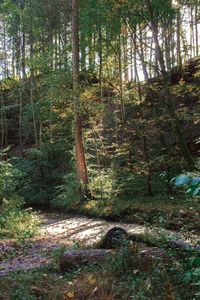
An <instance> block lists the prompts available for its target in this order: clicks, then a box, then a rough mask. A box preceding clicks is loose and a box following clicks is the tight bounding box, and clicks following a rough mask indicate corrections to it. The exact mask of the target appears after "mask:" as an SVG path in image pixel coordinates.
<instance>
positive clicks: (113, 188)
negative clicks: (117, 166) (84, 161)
mask: <svg viewBox="0 0 200 300" xmlns="http://www.w3.org/2000/svg"><path fill="white" fill-rule="evenodd" d="M89 189H90V191H91V195H92V197H93V198H96V199H102V200H109V199H115V198H116V196H117V195H118V193H119V190H118V187H117V185H116V181H115V173H114V170H113V169H109V168H108V169H102V170H100V172H93V173H92V176H91V180H90V183H89Z"/></svg>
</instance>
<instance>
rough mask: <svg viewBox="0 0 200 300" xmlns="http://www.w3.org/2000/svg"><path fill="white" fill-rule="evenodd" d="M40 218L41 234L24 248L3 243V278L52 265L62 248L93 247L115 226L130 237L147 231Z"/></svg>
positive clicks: (0, 259)
mask: <svg viewBox="0 0 200 300" xmlns="http://www.w3.org/2000/svg"><path fill="white" fill-rule="evenodd" d="M40 219H41V227H40V232H39V235H38V236H37V237H35V238H34V239H31V240H30V241H29V242H28V243H27V245H26V247H23V249H22V248H20V247H17V246H16V244H15V243H14V242H12V241H11V240H6V241H5V240H4V241H0V253H1V256H0V276H4V275H6V274H8V273H10V272H11V271H19V270H28V269H34V268H38V267H40V266H43V265H45V264H49V263H50V262H51V261H52V258H51V255H52V251H53V250H54V249H56V248H58V247H59V245H65V246H67V247H72V246H73V245H74V246H75V245H76V244H77V243H78V244H80V246H83V247H84V246H90V245H92V244H93V243H95V242H97V241H98V240H99V239H100V238H101V236H102V235H104V234H105V233H106V232H107V231H108V230H109V229H110V228H112V227H114V226H120V227H123V228H124V229H125V230H126V231H128V232H129V233H131V234H133V233H137V234H138V233H145V232H146V231H147V228H146V227H145V226H141V225H136V224H127V223H120V222H108V221H104V220H98V219H92V218H87V217H80V216H72V215H66V214H65V215H62V214H58V213H40ZM165 232H166V231H165ZM167 233H168V234H170V232H167Z"/></svg>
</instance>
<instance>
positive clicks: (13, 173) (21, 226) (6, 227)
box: [0, 162, 39, 241]
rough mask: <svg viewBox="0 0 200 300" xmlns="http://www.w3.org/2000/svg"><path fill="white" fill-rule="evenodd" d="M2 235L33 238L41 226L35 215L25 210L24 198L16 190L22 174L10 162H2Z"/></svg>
mask: <svg viewBox="0 0 200 300" xmlns="http://www.w3.org/2000/svg"><path fill="white" fill-rule="evenodd" d="M0 171H1V172H0V213H1V219H0V234H2V235H8V236H11V237H13V238H16V239H17V240H20V241H21V240H24V239H26V238H29V237H31V236H33V235H34V234H35V233H36V231H37V227H38V224H39V221H38V218H37V216H36V214H35V213H32V212H31V211H30V210H28V209H27V210H23V209H22V207H23V205H24V201H23V198H22V197H20V196H19V195H17V193H16V190H17V188H18V185H19V183H20V180H21V179H22V172H20V171H19V170H18V169H17V168H15V167H13V166H12V164H11V163H10V162H0Z"/></svg>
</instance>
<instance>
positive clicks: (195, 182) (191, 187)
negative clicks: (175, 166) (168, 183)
mask: <svg viewBox="0 0 200 300" xmlns="http://www.w3.org/2000/svg"><path fill="white" fill-rule="evenodd" d="M172 181H174V184H175V185H176V186H177V187H186V188H187V193H188V194H190V195H191V196H193V197H196V196H199V195H200V177H199V176H198V175H196V176H195V175H193V174H188V175H180V176H177V177H176V178H174V179H173V180H172Z"/></svg>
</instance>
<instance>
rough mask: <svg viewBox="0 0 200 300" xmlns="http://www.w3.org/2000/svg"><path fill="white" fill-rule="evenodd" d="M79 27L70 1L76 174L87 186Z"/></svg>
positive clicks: (76, 7) (74, 3) (75, 6)
mask: <svg viewBox="0 0 200 300" xmlns="http://www.w3.org/2000/svg"><path fill="white" fill-rule="evenodd" d="M78 31H79V27H78V0H72V61H73V93H74V96H73V103H74V135H75V150H76V165H77V174H78V179H79V181H80V183H83V184H84V185H87V184H88V173H87V166H86V160H85V149H84V144H83V133H82V122H81V114H80V111H79V34H78Z"/></svg>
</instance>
